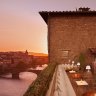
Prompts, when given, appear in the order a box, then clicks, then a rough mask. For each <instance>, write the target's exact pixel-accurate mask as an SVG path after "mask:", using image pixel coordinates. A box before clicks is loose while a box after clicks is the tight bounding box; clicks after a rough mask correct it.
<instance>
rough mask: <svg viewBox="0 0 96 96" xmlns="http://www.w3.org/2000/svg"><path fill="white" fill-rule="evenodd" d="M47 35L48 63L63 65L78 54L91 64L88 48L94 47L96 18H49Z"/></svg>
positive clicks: (95, 44)
mask: <svg viewBox="0 0 96 96" xmlns="http://www.w3.org/2000/svg"><path fill="white" fill-rule="evenodd" d="M48 35H49V37H48V41H49V59H50V62H58V63H65V62H68V60H69V59H70V60H74V59H76V58H77V57H78V56H79V54H80V53H84V54H87V55H86V58H87V59H88V60H89V62H92V59H90V57H91V55H90V53H89V54H88V48H95V47H96V16H75V15H74V16H59V15H58V16H56V15H55V16H49V18H48Z"/></svg>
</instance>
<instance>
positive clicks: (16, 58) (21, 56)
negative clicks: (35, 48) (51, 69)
mask: <svg viewBox="0 0 96 96" xmlns="http://www.w3.org/2000/svg"><path fill="white" fill-rule="evenodd" d="M32 57H33V56H32V55H28V51H27V50H26V51H25V52H21V51H20V52H0V65H3V66H4V67H9V66H10V67H14V66H16V65H17V64H18V63H19V62H24V63H25V64H30V62H32Z"/></svg>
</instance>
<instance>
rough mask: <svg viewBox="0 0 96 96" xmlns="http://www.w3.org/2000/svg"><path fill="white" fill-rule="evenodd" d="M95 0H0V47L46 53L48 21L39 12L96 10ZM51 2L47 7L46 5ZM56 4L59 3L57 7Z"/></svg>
mask: <svg viewBox="0 0 96 96" xmlns="http://www.w3.org/2000/svg"><path fill="white" fill-rule="evenodd" d="M95 5H96V1H94V0H91V1H90V0H86V1H82V0H78V1H77V0H71V2H70V0H55V2H54V0H53V1H52V0H48V1H47V0H41V1H38V0H35V1H31V0H14V1H13V0H4V1H3V0H1V1H0V13H1V15H0V34H1V35H0V45H1V46H0V51H2V52H3V51H18V50H20V51H25V50H26V49H27V50H28V51H31V52H37V53H45V54H48V47H47V46H48V44H47V32H48V29H47V24H46V23H45V22H44V20H43V19H42V17H41V16H40V15H39V13H38V12H40V11H66V10H67V11H68V10H69V11H70V10H76V8H77V9H78V8H79V7H89V8H90V9H91V10H96V6H95ZM49 6H50V7H49ZM57 6H58V7H57Z"/></svg>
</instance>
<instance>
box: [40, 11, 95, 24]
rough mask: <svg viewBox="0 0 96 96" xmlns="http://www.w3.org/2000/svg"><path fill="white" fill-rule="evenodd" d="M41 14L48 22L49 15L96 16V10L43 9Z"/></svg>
mask: <svg viewBox="0 0 96 96" xmlns="http://www.w3.org/2000/svg"><path fill="white" fill-rule="evenodd" d="M39 14H40V15H41V17H42V18H43V19H44V21H45V22H46V23H48V22H47V21H48V16H62V15H63V16H96V11H88V10H87V11H86V10H83V11H82V10H81V9H80V10H79V11H77V10H76V11H41V12H39Z"/></svg>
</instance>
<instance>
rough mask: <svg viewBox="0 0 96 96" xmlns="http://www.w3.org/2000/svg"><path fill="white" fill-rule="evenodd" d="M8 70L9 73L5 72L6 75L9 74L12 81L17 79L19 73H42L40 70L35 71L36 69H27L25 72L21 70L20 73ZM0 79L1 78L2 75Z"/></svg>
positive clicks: (15, 70)
mask: <svg viewBox="0 0 96 96" xmlns="http://www.w3.org/2000/svg"><path fill="white" fill-rule="evenodd" d="M9 70H10V71H9V72H7V74H8V73H11V74H12V79H19V74H20V73H21V72H32V73H35V74H37V75H39V74H40V73H41V71H42V70H36V69H31V68H29V69H27V70H22V71H18V69H9ZM5 74H6V73H5ZM3 75H4V74H3ZM0 77H2V75H1V76H0Z"/></svg>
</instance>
